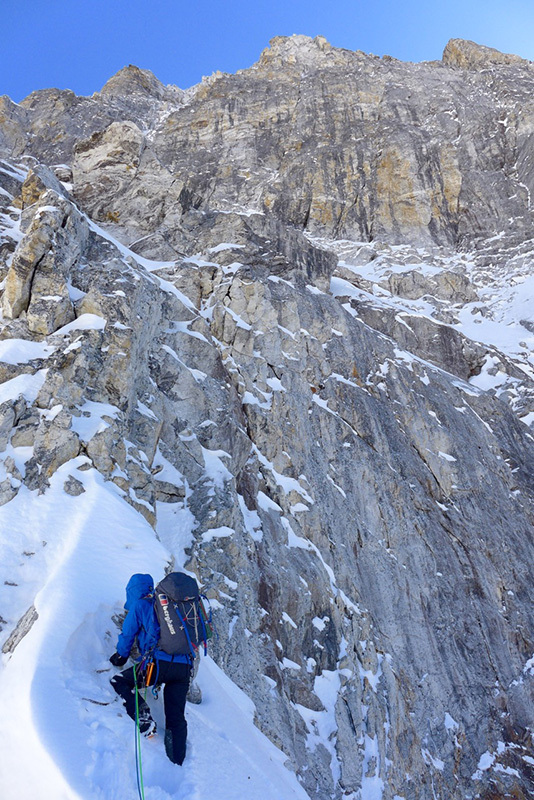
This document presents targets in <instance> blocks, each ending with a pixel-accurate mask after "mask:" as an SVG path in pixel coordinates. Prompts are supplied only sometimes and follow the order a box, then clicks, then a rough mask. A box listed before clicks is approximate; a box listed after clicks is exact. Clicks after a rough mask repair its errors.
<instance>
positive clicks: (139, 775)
mask: <svg viewBox="0 0 534 800" xmlns="http://www.w3.org/2000/svg"><path fill="white" fill-rule="evenodd" d="M133 674H134V683H135V769H136V775H137V791H138V792H139V798H140V800H145V787H144V785H143V764H142V762H141V731H140V729H139V691H138V689H137V672H136V666H135V664H134V667H133Z"/></svg>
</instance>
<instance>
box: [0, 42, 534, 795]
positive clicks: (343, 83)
mask: <svg viewBox="0 0 534 800" xmlns="http://www.w3.org/2000/svg"><path fill="white" fill-rule="evenodd" d="M533 80H534V78H533V73H532V68H531V65H530V64H529V63H527V62H524V61H523V60H521V59H517V58H515V57H508V56H504V55H502V56H501V54H495V51H491V50H490V49H489V48H481V47H479V46H477V45H473V44H472V43H469V42H461V41H460V42H459V41H453V42H451V43H449V45H448V46H447V48H446V52H445V55H444V60H443V62H432V63H428V64H403V63H401V62H398V61H395V60H393V59H389V58H383V59H379V58H377V57H375V56H370V55H366V54H364V53H361V52H356V53H352V52H350V51H347V50H339V49H336V48H333V47H332V46H331V45H329V44H328V42H327V41H326V40H325V39H323V38H322V37H317V38H316V39H309V38H308V37H302V36H297V37H290V38H285V37H280V38H277V39H274V40H273V41H272V42H271V43H270V46H269V48H267V49H266V50H265V51H264V53H263V54H262V55H261V57H260V59H259V61H258V63H257V64H255V65H253V66H252V67H251V68H250V69H248V70H242V71H240V72H239V73H237V74H236V75H225V74H222V73H217V74H215V75H214V76H211V77H210V78H208V79H205V80H204V81H203V82H202V83H201V84H200V85H199V86H197V87H194V88H193V89H191V90H188V91H187V92H182V91H181V90H179V89H177V88H176V87H164V86H163V85H162V84H161V83H160V82H159V81H158V80H157V79H156V78H155V77H154V76H153V75H152V74H151V73H149V72H147V71H145V70H139V69H137V68H135V67H127V68H125V69H124V70H121V72H119V73H118V74H117V75H116V76H114V77H113V78H112V79H111V80H110V81H109V82H108V83H107V84H106V86H105V87H104V88H103V89H102V91H101V92H99V93H97V94H95V95H93V97H91V98H80V97H76V96H75V95H74V94H73V93H71V92H61V91H58V90H46V91H44V92H36V93H33V94H32V95H30V97H28V98H26V100H25V101H24V102H23V103H22V104H21V106H20V107H19V106H17V107H13V104H10V103H9V101H8V100H5V99H4V100H2V104H1V105H0V146H1V147H2V154H3V158H5V159H7V160H6V161H4V162H2V163H3V164H4V165H6V166H5V170H6V175H7V178H6V181H8V183H9V187H10V188H6V191H7V192H8V195H6V198H5V209H6V217H5V219H6V220H10V222H9V223H8V222H7V221H5V230H6V232H5V234H4V233H2V236H4V235H5V238H6V241H7V239H8V238H10V237H9V236H8V233H9V231H10V230H11V231H15V233H14V234H13V235H14V236H15V238H12V237H11V238H12V242H13V243H14V245H16V247H14V249H12V250H10V251H9V253H7V252H6V256H5V259H6V260H5V267H6V280H5V284H4V287H3V290H2V307H3V321H2V322H1V331H0V344H2V345H4V343H5V342H6V341H7V340H10V339H12V340H21V339H22V340H27V343H31V346H32V347H35V346H39V345H45V344H46V345H47V346H48V348H49V349H47V350H46V351H44V350H41V351H39V352H40V353H41V355H40V357H39V358H36V359H30V360H28V361H26V362H23V363H18V362H17V360H16V359H13V361H14V362H15V363H7V362H5V363H1V364H0V378H1V380H2V382H3V383H5V382H7V381H9V380H12V379H13V378H16V377H17V376H22V375H23V374H25V375H26V374H27V375H30V374H37V372H38V371H40V370H45V369H46V373H44V372H43V373H40V374H41V376H42V385H41V388H40V390H39V392H38V393H37V395H36V397H35V400H33V401H32V400H28V401H24V402H22V401H21V400H18V401H17V402H16V403H14V404H13V403H7V404H3V405H2V406H1V408H0V412H1V413H0V461H1V468H2V470H3V471H2V472H1V473H0V503H2V502H10V501H11V499H12V498H13V497H14V496H15V494H16V492H17V491H18V487H19V486H20V485H21V482H22V483H24V484H25V485H26V486H27V487H28V488H30V489H38V490H40V491H46V489H47V483H48V481H49V479H50V477H51V476H52V475H53V474H54V472H55V471H56V470H57V469H58V468H59V467H60V466H62V465H64V464H67V463H68V462H69V461H71V460H72V459H75V462H74V463H75V466H73V468H72V472H73V474H72V475H70V476H69V478H68V480H67V481H66V482H65V490H66V491H67V492H68V493H69V494H71V495H73V496H76V495H77V494H79V493H80V494H81V492H82V490H83V485H82V482H81V481H80V480H78V479H77V478H75V477H74V475H75V474H76V472H74V470H75V469H80V470H85V469H89V468H91V467H94V468H96V469H97V470H98V471H99V472H100V473H101V475H102V476H103V477H104V478H105V479H106V480H108V481H112V482H113V483H114V484H115V486H114V487H113V488H114V490H116V491H117V492H119V494H120V495H121V496H122V497H123V498H124V501H125V502H128V503H129V504H130V505H132V506H133V507H134V508H135V509H136V510H137V511H138V512H139V513H141V514H143V515H144V516H145V518H146V519H147V520H149V522H150V523H151V524H152V525H153V526H154V528H155V531H157V535H158V536H159V537H160V538H161V540H162V542H163V544H164V546H166V547H168V549H169V550H170V551H171V553H172V556H173V558H174V557H175V555H176V556H177V554H175V552H173V548H174V549H175V547H176V545H175V539H174V535H173V532H172V530H170V528H168V527H166V526H165V525H162V524H161V519H164V518H167V515H168V516H169V517H170V515H172V513H173V512H176V513H187V514H188V515H190V516H191V518H194V526H193V527H194V539H193V541H192V543H191V546H190V547H189V548H188V550H187V557H188V562H187V564H186V567H187V569H190V570H192V571H193V572H195V573H196V574H197V576H198V577H199V579H200V580H201V581H202V582H203V584H204V586H205V588H206V593H207V594H208V596H209V597H210V598H211V599H212V600H214V601H217V603H216V605H217V619H218V630H219V638H218V640H217V641H216V642H214V644H213V654H214V657H215V658H216V660H217V663H218V664H219V665H220V666H221V667H222V668H223V669H224V670H225V671H226V672H227V674H228V675H230V677H231V678H232V680H234V681H235V682H236V683H237V684H238V685H239V686H240V687H241V688H243V689H244V690H245V691H246V692H247V693H248V694H249V696H250V697H251V698H252V699H253V700H254V702H255V705H256V710H257V711H256V724H257V725H258V726H259V727H260V728H261V730H262V731H264V732H265V733H266V734H267V735H268V736H269V737H270V738H271V740H272V741H273V742H275V743H276V744H277V746H278V747H280V748H281V749H282V750H283V752H284V753H285V754H286V756H287V758H288V759H289V761H290V762H291V765H292V767H293V768H294V769H295V770H296V771H297V772H298V775H299V779H300V781H301V783H302V785H303V786H304V787H305V789H306V791H307V792H308V793H309V795H310V797H317V798H321V800H323V798H327V797H328V798H335V800H341V798H343V797H354V798H356V797H359V796H363V797H365V796H366V793H368V792H369V791H370V789H371V787H374V788H375V789H376V788H377V787H379V788H380V790H381V792H382V797H383V798H384V800H394V798H399V797H404V798H406V800H408V799H410V800H412V799H413V800H415V798H417V799H418V800H436V798H439V800H467V798H473V800H475V798H477V797H478V798H481V800H482V799H483V800H490V798H494V797H515V798H517V800H524V799H525V798H527V797H528V796H530V795H531V794H532V792H533V791H534V784H533V781H532V770H531V761H532V730H533V729H534V701H533V684H532V677H533V676H532V668H531V667H529V666H528V665H529V664H531V663H532V661H531V659H532V654H533V652H534V608H533V606H532V601H531V587H532V585H533V580H534V566H533V565H534V542H533V537H532V530H533V527H532V525H533V521H534V506H533V500H534V483H533V477H532V476H533V475H534V447H533V442H534V440H533V438H532V434H531V430H530V428H529V427H528V425H526V424H524V421H521V419H523V420H526V421H528V419H529V416H528V415H529V414H530V410H529V409H530V405H529V403H530V402H531V399H532V400H533V401H534V386H533V384H532V377H531V373H530V372H529V369H530V365H531V361H530V350H529V348H531V339H529V338H528V336H529V332H531V330H530V328H529V325H528V324H527V323H529V324H530V317H529V312H528V311H525V308H524V307H523V305H521V304H518V307H519V308H520V311H519V312H518V313H519V315H520V319H519V318H518V320H517V321H515V320H514V321H513V325H510V328H509V331H511V330H512V329H513V330H514V331H516V322H517V324H519V325H523V327H522V328H521V331H520V332H519V334H518V336H519V340H521V341H524V346H523V345H519V348H520V350H521V352H519V350H517V349H516V350H515V351H514V352H511V351H508V350H506V352H504V351H503V352H501V351H500V350H499V348H498V346H497V344H496V343H491V342H488V341H485V340H484V338H483V337H480V340H479V339H478V338H476V337H475V336H474V335H473V332H472V331H473V330H476V328H475V322H473V324H472V326H471V327H469V326H468V325H467V324H464V323H465V319H466V315H470V316H467V319H468V322H469V319H470V317H472V318H473V320H478V321H479V322H480V325H482V324H483V320H489V321H492V322H494V323H495V324H498V323H499V324H500V323H502V322H503V319H504V321H505V323H506V320H508V319H509V318H508V317H506V315H505V314H504V311H502V308H505V311H506V313H508V311H509V309H508V306H510V307H512V306H513V302H512V300H514V297H515V296H512V295H511V294H510V292H511V291H512V289H513V287H514V286H516V285H517V286H521V285H522V283H525V285H526V286H528V281H527V279H528V276H530V275H531V273H532V264H533V263H534V258H533V255H532V252H533V248H532V242H531V239H532V238H533V237H534V221H533V218H532V211H531V208H530V199H529V197H530V195H529V193H530V191H531V190H534V182H533V181H534V171H533V170H532V141H533V140H532V132H533V130H534V122H533V121H534V116H533V108H534V106H533V105H532V87H533ZM519 108H520V109H521V113H519ZM9 159H11V160H9ZM21 159H23V160H21ZM24 159H26V161H24ZM41 165H43V166H41ZM28 166H31V173H29V174H28ZM45 167H46V169H45ZM2 170H4V166H2V165H1V164H0V176H1V175H3V174H4V173H3V172H2ZM71 171H72V172H71ZM50 175H52V178H51V177H50ZM23 176H26V177H23ZM71 177H72V181H71ZM60 180H61V181H64V183H66V184H67V188H66V187H65V186H63V185H62V184H61V185H59V184H58V181H60ZM54 181H56V183H54ZM71 183H72V186H71V187H70V188H69V185H70V184H71ZM6 186H7V183H6ZM24 187H25V188H24ZM71 190H72V191H71ZM2 197H3V196H2ZM17 198H19V200H18V199H17ZM2 202H4V199H2ZM11 223H13V226H14V227H11ZM2 225H4V223H2ZM114 240H119V241H117V242H116V243H115V242H114ZM129 245H131V247H129ZM150 259H153V260H152V261H151V260H150ZM503 287H505V288H506V289H507V291H508V290H509V291H508V294H506V293H505V294H502V291H504V290H503ZM499 292H501V294H499ZM503 297H504V300H503ZM510 298H512V300H510ZM508 301H509V302H508ZM514 302H515V300H514ZM507 304H508V305H507ZM499 309H500V310H499ZM501 311H502V314H501V316H499V314H500V313H501ZM510 313H511V312H510ZM503 314H504V316H502V315H503ZM484 315H485V316H484ZM510 319H512V318H511V317H510ZM460 320H461V321H463V322H462V324H464V327H462V325H461V324H460ZM520 320H524V323H521V321H520ZM67 322H71V323H72V324H70V325H66V323H67ZM466 331H467V333H466ZM468 334H470V335H468ZM521 337H524V340H523V339H522V338H521ZM503 348H504V346H503ZM505 349H506V348H504V350H505ZM6 352H7V348H6ZM500 376H502V377H500ZM497 379H498V380H497ZM477 381H478V383H477ZM484 381H486V382H487V383H484ZM500 381H502V383H500ZM532 409H533V410H534V406H532ZM519 417H521V419H520V418H519ZM2 446H3V447H4V450H5V451H6V452H3V451H2ZM9 446H11V447H13V448H29V447H33V455H32V456H31V457H29V458H28V459H27V460H26V463H25V470H24V471H22V470H21V471H17V469H16V467H15V461H14V459H13V457H12V456H10V455H9V453H8V452H7V448H8V447H9ZM10 458H11V460H9V459H10ZM23 472H24V474H22V473H23ZM67 474H68V473H67ZM158 514H159V515H160V518H159V519H158ZM28 619H31V614H30V616H29V617H28ZM21 622H22V621H21ZM22 627H25V624H24V625H23V626H22ZM21 630H22V628H21ZM10 647H11V645H10ZM321 732H322V735H321ZM325 732H326V733H325ZM485 753H489V754H490V756H491V759H492V764H491V767H488V769H482V768H481V767H480V766H479V764H480V759H481V757H482V756H483V755H484V754H485ZM529 759H530V760H529ZM483 763H485V762H483Z"/></svg>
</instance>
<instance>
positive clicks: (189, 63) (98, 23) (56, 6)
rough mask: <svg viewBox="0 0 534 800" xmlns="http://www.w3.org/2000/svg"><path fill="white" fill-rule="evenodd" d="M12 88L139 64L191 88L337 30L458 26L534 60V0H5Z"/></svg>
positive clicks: (387, 45) (405, 52)
mask: <svg viewBox="0 0 534 800" xmlns="http://www.w3.org/2000/svg"><path fill="white" fill-rule="evenodd" d="M0 8H1V11H2V44H1V46H0V95H1V94H8V95H9V96H10V97H12V98H13V100H15V101H19V100H21V99H22V98H23V97H25V96H26V95H27V94H29V93H30V92H31V91H33V90H34V89H42V88H46V87H50V86H56V87H58V88H61V89H72V90H74V91H75V92H76V93H77V94H85V95H88V94H92V93H93V92H95V91H98V90H99V89H100V88H101V87H102V85H103V84H104V83H105V82H106V80H107V79H108V78H109V77H111V75H113V74H114V73H115V72H117V71H118V70H119V69H121V67H124V66H125V65H127V64H135V65H137V66H139V67H143V68H145V69H150V70H151V71H152V72H154V73H155V75H156V76H157V77H158V78H159V79H160V80H161V81H163V83H173V84H176V85H177V86H180V87H181V88H182V89H186V88H187V87H188V86H192V85H193V84H195V83H198V81H199V80H200V79H201V78H202V76H203V75H210V74H211V73H212V72H215V71H216V70H221V71H223V72H235V71H236V70H238V69H242V68H244V67H248V66H250V65H251V64H253V63H254V62H255V61H257V59H258V57H259V55H260V53H261V51H262V50H263V49H264V47H266V46H267V45H268V42H269V39H271V38H272V37H273V36H277V35H283V36H290V35H291V34H293V33H304V34H307V35H309V36H317V35H322V36H325V37H326V38H327V39H328V41H329V42H331V44H333V45H335V46H337V47H345V48H348V49H350V50H364V51H365V52H368V53H375V54H377V55H384V54H388V55H391V56H395V57H396V58H400V59H402V60H404V61H425V60H433V59H439V58H441V54H442V51H443V48H444V46H445V44H446V43H447V41H448V40H449V39H451V38H463V39H472V40H474V41H476V42H478V43H479V44H486V45H489V46H490V47H496V48H497V49H499V50H502V51H504V52H508V53H517V54H518V55H520V56H523V57H524V58H527V59H530V60H534V0H427V2H423V0H246V1H245V0H189V2H184V0H0Z"/></svg>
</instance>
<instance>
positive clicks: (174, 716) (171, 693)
mask: <svg viewBox="0 0 534 800" xmlns="http://www.w3.org/2000/svg"><path fill="white" fill-rule="evenodd" d="M158 666H159V670H158ZM190 677H191V667H190V666H189V664H181V663H178V662H174V663H173V662H172V661H157V662H156V664H155V669H154V672H153V678H152V683H154V682H155V681H157V683H158V684H160V683H162V684H164V688H163V705H164V708H165V729H166V730H165V750H166V752H167V755H168V756H169V758H170V760H171V761H173V762H174V763H175V764H182V762H183V760H184V758H185V748H186V740H187V722H186V719H185V714H184V711H185V698H186V696H187V690H188V689H189V679H190ZM110 683H111V685H112V686H113V688H114V689H115V691H116V692H117V694H118V695H120V697H122V699H123V700H124V705H125V707H126V712H127V714H128V716H130V717H131V718H132V719H133V720H135V693H134V692H133V691H132V690H133V688H134V686H135V679H134V671H133V667H130V668H129V669H126V670H124V672H121V673H120V674H119V675H115V676H114V677H113V678H112V679H111V681H110ZM141 683H142V676H141V675H140V674H139V673H138V674H137V685H138V686H139V687H140V685H141ZM139 717H148V718H150V709H149V707H148V705H147V703H146V702H145V701H144V700H143V698H142V697H141V694H140V696H139Z"/></svg>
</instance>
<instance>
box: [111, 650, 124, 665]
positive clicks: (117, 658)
mask: <svg viewBox="0 0 534 800" xmlns="http://www.w3.org/2000/svg"><path fill="white" fill-rule="evenodd" d="M109 660H110V661H111V663H112V664H113V666H114V667H123V666H124V665H125V664H126V662H127V661H128V659H127V658H124V656H121V655H119V653H113V655H112V656H111V657H110V659H109Z"/></svg>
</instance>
